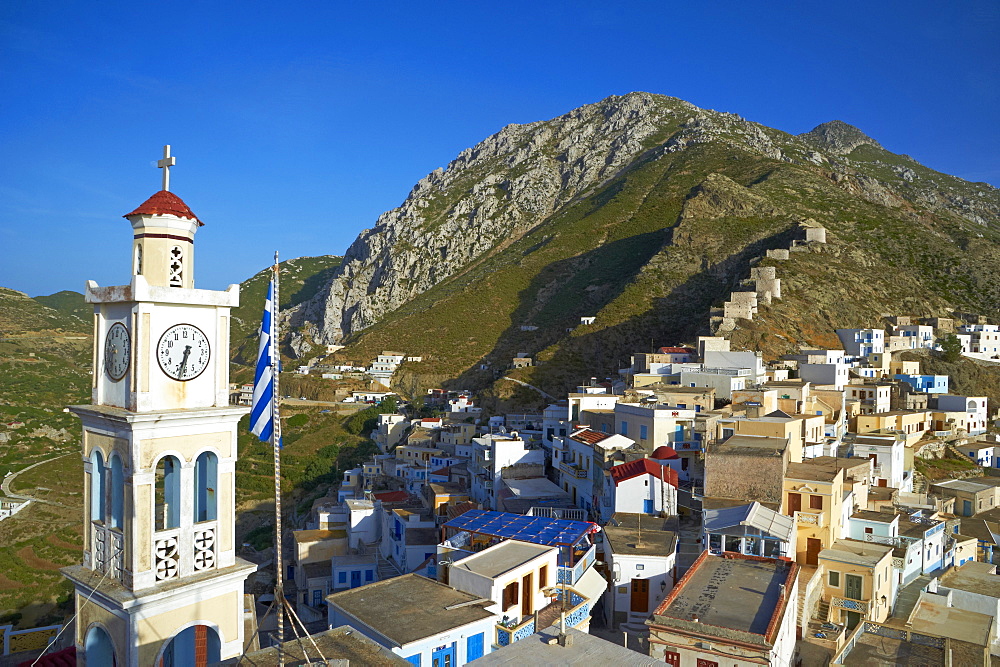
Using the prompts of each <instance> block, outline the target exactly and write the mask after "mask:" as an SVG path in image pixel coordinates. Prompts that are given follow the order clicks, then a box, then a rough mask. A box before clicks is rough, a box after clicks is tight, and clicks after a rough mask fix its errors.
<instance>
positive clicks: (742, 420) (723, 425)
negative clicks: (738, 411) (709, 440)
mask: <svg viewBox="0 0 1000 667" xmlns="http://www.w3.org/2000/svg"><path fill="white" fill-rule="evenodd" d="M805 425H807V426H808V427H809V429H810V432H812V430H814V429H815V428H818V429H819V437H821V436H822V433H823V417H822V416H816V417H815V418H812V420H811V422H810V421H809V420H808V419H807V420H806V422H805ZM803 426H804V423H803V420H802V419H801V418H797V417H729V418H725V417H723V418H722V419H720V420H719V421H718V424H717V426H716V428H717V429H718V431H717V437H718V438H719V439H721V440H725V439H726V438H729V437H730V436H733V435H756V436H761V437H765V438H778V439H779V440H786V441H787V442H788V460H789V461H790V462H791V463H799V462H801V461H802V449H803V446H804V444H805V438H804V437H803V435H804V430H805V429H804V428H803Z"/></svg>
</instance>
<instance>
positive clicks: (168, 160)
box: [156, 144, 177, 191]
mask: <svg viewBox="0 0 1000 667" xmlns="http://www.w3.org/2000/svg"><path fill="white" fill-rule="evenodd" d="M175 164H177V158H175V157H170V144H167V145H166V146H164V147H163V159H162V160H159V161H157V163H156V166H157V167H159V168H160V169H162V170H163V187H162V188H161V189H162V190H168V191H169V190H170V168H171V167H172V166H174V165H175Z"/></svg>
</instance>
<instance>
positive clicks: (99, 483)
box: [90, 449, 105, 522]
mask: <svg viewBox="0 0 1000 667" xmlns="http://www.w3.org/2000/svg"><path fill="white" fill-rule="evenodd" d="M104 475H105V469H104V455H103V454H101V450H99V449H95V450H94V451H92V452H91V453H90V520H91V521H101V522H103V521H104V492H105V483H104V482H105V479H104Z"/></svg>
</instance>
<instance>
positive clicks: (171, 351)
mask: <svg viewBox="0 0 1000 667" xmlns="http://www.w3.org/2000/svg"><path fill="white" fill-rule="evenodd" d="M211 358H212V350H211V347H210V346H209V344H208V338H207V337H206V336H205V334H204V333H203V332H202V330H201V329H199V328H198V327H196V326H194V325H193V324H176V325H174V326H172V327H170V328H169V329H167V330H166V331H164V332H163V335H162V336H160V342H159V344H158V345H157V346H156V360H157V361H158V362H159V364H160V370H162V371H163V372H164V373H165V374H166V375H167V377H171V378H173V379H174V380H179V381H181V382H185V381H187V380H193V379H195V378H196V377H198V376H199V375H201V374H202V372H203V371H204V370H205V369H206V368H207V367H208V361H209V359H211Z"/></svg>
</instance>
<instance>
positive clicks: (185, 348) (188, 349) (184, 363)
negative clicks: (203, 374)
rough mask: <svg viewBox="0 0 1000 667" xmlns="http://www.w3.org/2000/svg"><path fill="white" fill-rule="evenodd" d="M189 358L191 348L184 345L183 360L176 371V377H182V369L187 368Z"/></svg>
mask: <svg viewBox="0 0 1000 667" xmlns="http://www.w3.org/2000/svg"><path fill="white" fill-rule="evenodd" d="M189 356H191V346H190V345H186V346H185V347H184V358H183V359H181V365H180V366H179V367H178V369H177V377H184V367H185V366H187V362H188V357H189Z"/></svg>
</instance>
